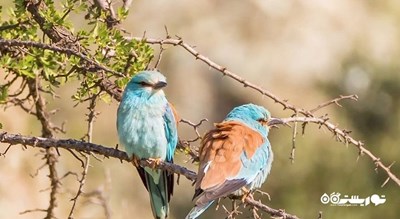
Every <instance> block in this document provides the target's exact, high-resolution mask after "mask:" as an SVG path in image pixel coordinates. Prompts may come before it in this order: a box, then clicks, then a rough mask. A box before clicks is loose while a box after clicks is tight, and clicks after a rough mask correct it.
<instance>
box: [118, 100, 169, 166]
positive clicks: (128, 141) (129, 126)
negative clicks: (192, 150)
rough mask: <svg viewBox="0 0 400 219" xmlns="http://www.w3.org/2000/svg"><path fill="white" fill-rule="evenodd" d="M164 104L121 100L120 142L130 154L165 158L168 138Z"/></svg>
mask: <svg viewBox="0 0 400 219" xmlns="http://www.w3.org/2000/svg"><path fill="white" fill-rule="evenodd" d="M164 112H165V106H163V104H149V103H136V104H131V105H129V104H125V103H123V102H121V105H120V107H119V109H118V118H117V128H118V135H119V140H120V142H121V143H122V144H123V145H124V147H125V150H126V152H127V154H128V155H129V156H132V155H136V156H137V157H139V158H161V159H165V157H166V151H167V140H166V136H165V129H164V119H163V115H164Z"/></svg>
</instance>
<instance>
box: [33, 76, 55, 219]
mask: <svg viewBox="0 0 400 219" xmlns="http://www.w3.org/2000/svg"><path fill="white" fill-rule="evenodd" d="M28 87H29V91H30V92H29V93H30V94H31V95H32V98H33V99H34V101H35V108H36V117H37V119H38V120H39V121H40V122H41V124H42V136H43V137H45V138H52V137H53V131H54V126H53V125H52V124H51V122H50V121H49V116H48V114H47V112H46V103H45V100H44V98H43V97H42V95H41V94H40V92H39V90H38V87H40V81H39V79H38V77H36V78H35V79H28ZM45 159H46V164H47V165H48V167H49V178H50V187H51V191H50V203H49V207H48V208H47V215H46V217H45V219H51V218H55V215H54V209H55V208H56V207H57V199H56V195H57V193H58V187H59V179H58V173H57V169H56V163H57V161H58V155H57V153H56V150H55V149H54V148H53V147H48V148H46V154H45Z"/></svg>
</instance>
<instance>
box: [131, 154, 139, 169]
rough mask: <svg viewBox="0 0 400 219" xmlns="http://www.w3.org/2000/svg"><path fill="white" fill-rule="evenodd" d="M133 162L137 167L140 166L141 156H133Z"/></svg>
mask: <svg viewBox="0 0 400 219" xmlns="http://www.w3.org/2000/svg"><path fill="white" fill-rule="evenodd" d="M131 162H132V164H133V166H135V167H140V158H138V157H136V156H135V155H133V156H132V161H131Z"/></svg>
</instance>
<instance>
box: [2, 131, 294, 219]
mask: <svg viewBox="0 0 400 219" xmlns="http://www.w3.org/2000/svg"><path fill="white" fill-rule="evenodd" d="M0 142H1V143H7V144H11V145H17V144H21V145H24V146H32V147H40V148H45V149H47V148H50V147H56V148H63V149H70V150H75V151H79V152H82V153H86V154H91V153H96V154H99V155H103V156H105V157H107V158H111V157H112V158H117V159H119V160H120V161H121V162H122V161H127V162H130V161H131V160H130V159H129V158H128V155H127V154H126V153H125V152H123V151H120V150H118V149H114V148H111V147H104V146H102V145H98V144H93V143H89V142H84V141H79V140H74V139H54V138H43V137H30V136H23V135H16V134H8V133H6V132H0ZM140 165H141V166H147V167H154V166H155V167H156V168H159V169H163V170H167V171H170V172H172V173H175V174H178V175H183V176H185V177H186V178H187V179H189V180H191V181H194V180H195V179H196V173H195V172H193V171H191V170H188V169H187V168H185V167H182V166H179V165H176V164H172V163H167V162H157V161H156V160H152V159H148V160H141V161H140ZM245 203H246V204H248V205H250V206H255V207H257V208H259V209H262V210H263V211H265V212H267V213H269V214H271V215H275V216H279V217H283V218H288V219H297V216H295V215H291V214H288V213H285V212H283V211H280V210H276V209H273V208H270V207H268V206H266V205H264V204H262V203H261V202H259V201H256V200H254V199H251V198H246V199H245Z"/></svg>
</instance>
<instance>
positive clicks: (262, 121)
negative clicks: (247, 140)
mask: <svg viewBox="0 0 400 219" xmlns="http://www.w3.org/2000/svg"><path fill="white" fill-rule="evenodd" d="M257 121H258V122H259V123H260V124H261V125H267V124H268V120H266V119H264V118H261V119H258V120H257Z"/></svg>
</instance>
